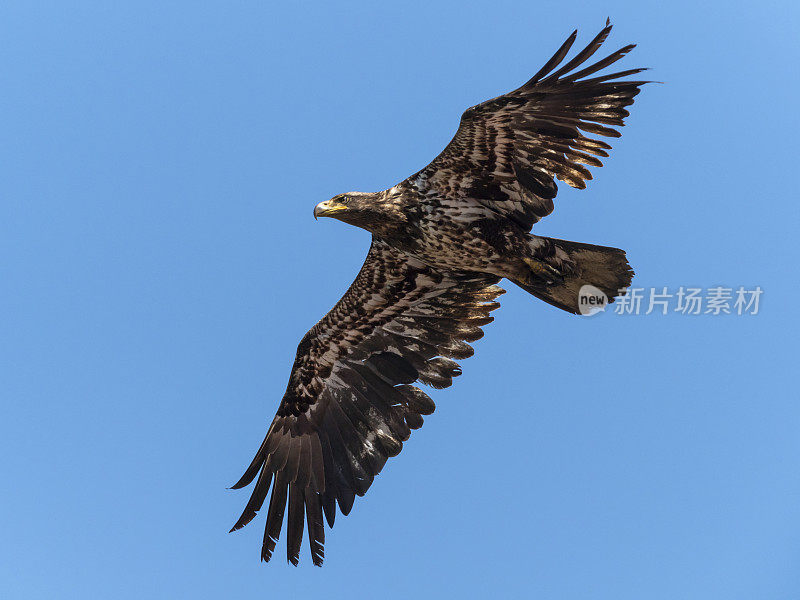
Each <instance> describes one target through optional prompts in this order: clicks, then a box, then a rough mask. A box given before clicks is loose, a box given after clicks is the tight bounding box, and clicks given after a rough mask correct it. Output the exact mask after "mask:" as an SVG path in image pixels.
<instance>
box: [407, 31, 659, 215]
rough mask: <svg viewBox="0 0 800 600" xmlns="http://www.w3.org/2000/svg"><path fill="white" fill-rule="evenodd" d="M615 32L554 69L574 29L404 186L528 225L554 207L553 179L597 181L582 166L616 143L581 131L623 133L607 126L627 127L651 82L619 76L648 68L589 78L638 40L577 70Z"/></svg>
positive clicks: (467, 118)
mask: <svg viewBox="0 0 800 600" xmlns="http://www.w3.org/2000/svg"><path fill="white" fill-rule="evenodd" d="M610 31H611V25H610V24H609V23H606V27H605V28H604V29H603V30H602V31H601V32H600V33H599V34H598V35H597V37H595V38H594V39H593V40H592V41H591V42H590V43H589V45H588V46H587V47H586V48H585V49H583V50H582V51H581V52H579V53H578V54H577V55H575V57H574V58H572V59H571V60H569V61H568V62H567V63H566V64H564V65H563V66H561V67H560V68H558V70H555V69H556V68H557V67H559V65H560V64H561V62H562V61H563V60H564V58H565V57H566V55H567V52H569V49H570V48H571V47H572V44H573V42H574V41H575V38H576V36H577V31H575V32H573V33H572V35H570V36H569V38H567V40H566V41H565V42H564V44H563V45H562V46H561V48H559V49H558V52H556V53H555V55H554V56H553V57H552V58H551V59H550V60H549V61H547V63H546V64H545V65H544V66H543V67H542V68H541V69H540V70H539V72H538V73H536V75H534V76H533V77H532V78H531V79H530V81H528V82H527V83H526V84H525V85H523V86H522V87H520V88H518V89H516V90H514V91H513V92H509V93H508V94H505V95H504V96H499V97H497V98H494V99H492V100H487V101H486V102H484V103H482V104H478V105H477V106H473V107H472V108H470V109H468V110H467V111H465V112H464V114H463V115H462V117H461V124H460V125H459V128H458V131H457V132H456V134H455V136H454V137H453V139H452V140H451V141H450V143H449V144H448V145H447V147H446V148H445V149H444V150H443V151H442V153H441V154H440V155H439V156H437V157H436V158H435V159H434V160H433V162H431V163H430V164H429V165H428V166H427V167H425V168H424V169H423V170H422V171H420V172H418V173H416V174H415V175H412V176H411V177H409V178H408V179H407V180H405V181H404V182H403V183H402V184H401V186H402V185H404V184H405V185H408V186H411V187H413V188H415V189H416V190H417V191H418V192H419V193H421V194H422V195H426V196H427V195H436V196H439V197H443V198H445V199H450V200H452V202H453V204H454V205H455V206H458V204H459V203H460V202H469V201H473V202H479V203H480V204H483V205H484V206H487V207H489V208H491V209H492V210H493V211H495V212H496V213H498V215H500V216H503V217H506V218H510V219H512V220H513V221H514V222H516V223H517V224H518V225H520V226H521V227H522V228H524V229H525V230H526V231H528V230H530V228H531V227H532V226H533V224H534V223H536V222H537V221H538V220H539V219H540V218H542V217H544V216H546V215H549V214H550V213H551V212H552V211H553V198H554V197H555V195H556V183H555V181H554V179H555V178H558V179H560V180H561V181H564V182H566V183H567V184H569V185H571V186H572V187H576V188H581V189H582V188H584V187H586V183H585V181H586V180H588V179H591V178H592V175H591V173H590V172H589V170H588V169H587V168H586V167H584V166H583V165H591V166H595V167H600V166H602V164H603V163H602V162H600V160H599V159H598V158H597V157H598V156H603V157H604V156H608V152H607V150H609V149H610V148H611V146H609V145H608V144H607V143H606V142H603V141H600V140H596V139H593V138H591V137H587V136H586V135H584V134H594V135H600V136H606V137H619V136H620V133H619V132H618V131H617V130H615V129H613V128H611V127H608V125H618V126H621V125H623V119H624V118H625V117H627V116H628V111H627V110H625V107H626V106H629V105H630V104H633V98H634V96H636V95H637V94H638V93H639V87H640V86H641V85H642V84H644V83H647V82H645V81H620V80H619V79H620V78H621V77H625V76H628V75H633V74H635V73H639V72H641V71H643V70H644V69H630V70H628V71H621V72H617V73H611V74H606V75H602V76H599V77H593V78H590V79H587V77H588V76H589V75H592V74H593V73H596V72H597V71H600V70H601V69H603V68H605V67H607V66H608V65H610V64H612V63H614V62H616V61H617V60H619V59H620V58H622V57H623V56H624V55H625V54H627V53H628V52H629V51H630V50H632V49H633V48H634V45H630V46H625V47H624V48H621V49H620V50H617V51H616V52H614V53H613V54H611V55H610V56H608V57H606V58H604V59H602V60H600V61H598V62H596V63H594V64H592V65H591V66H587V67H584V68H583V69H580V70H576V68H577V67H579V66H581V65H582V64H583V63H585V62H586V61H587V60H588V59H589V58H590V57H591V56H592V55H593V54H594V53H595V52H596V51H597V49H598V48H599V47H600V45H601V44H602V43H603V41H605V39H606V37H608V34H609V32H610Z"/></svg>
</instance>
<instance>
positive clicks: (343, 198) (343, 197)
mask: <svg viewBox="0 0 800 600" xmlns="http://www.w3.org/2000/svg"><path fill="white" fill-rule="evenodd" d="M349 201H350V198H348V197H347V196H342V197H341V198H339V204H347V203H348V202H349Z"/></svg>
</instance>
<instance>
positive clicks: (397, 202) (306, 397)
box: [234, 24, 645, 564]
mask: <svg viewBox="0 0 800 600" xmlns="http://www.w3.org/2000/svg"><path fill="white" fill-rule="evenodd" d="M610 29H611V26H610V25H608V24H607V25H606V27H605V28H604V29H603V30H602V31H601V32H600V34H598V35H597V36H596V37H595V38H594V40H592V42H590V44H589V45H588V46H587V47H586V49H584V50H582V51H581V52H579V53H578V54H577V55H576V56H575V57H574V58H572V59H571V60H569V61H568V62H567V63H565V64H564V65H563V66H560V65H561V63H562V61H563V60H564V58H565V57H566V54H567V52H568V51H569V49H570V47H571V45H572V43H573V42H574V40H575V36H576V33H573V34H572V35H571V36H570V37H569V38H568V39H567V41H566V42H565V43H564V44H563V45H562V47H561V48H560V49H559V50H558V52H556V54H555V55H554V56H553V58H551V59H550V61H548V62H547V64H545V66H544V67H542V69H541V70H540V71H539V72H538V73H537V74H536V75H534V76H533V78H532V79H531V80H530V81H528V82H527V83H526V84H524V85H523V86H522V87H520V88H518V89H517V90H514V91H513V92H510V93H508V94H505V95H503V96H499V97H497V98H495V99H493V100H489V101H487V102H484V103H482V104H479V105H477V106H475V107H473V108H470V109H469V110H467V111H466V112H465V113H464V115H463V116H462V118H461V124H460V126H459V129H458V131H457V132H456V135H455V137H454V138H453V140H452V141H451V142H450V144H448V146H447V147H446V148H445V149H444V151H442V153H441V154H440V155H439V156H438V157H436V159H434V160H433V162H431V164H429V165H428V166H427V167H425V168H424V169H423V170H421V171H419V172H418V173H416V174H414V175H412V176H411V177H409V178H408V179H406V180H404V181H402V182H401V183H399V184H397V185H395V186H393V187H391V188H389V189H388V190H385V191H382V192H375V193H358V192H353V193H349V194H342V195H340V196H336V197H334V198H332V199H331V200H328V201H326V202H323V203H321V204H319V205H317V207H316V208H315V209H314V215H315V216H332V217H335V218H337V219H339V220H341V221H344V222H346V223H350V224H352V225H355V226H358V227H361V228H363V229H366V230H367V231H369V232H371V233H372V245H371V247H370V250H369V253H368V255H367V258H366V260H365V262H364V265H363V266H362V268H361V271H360V272H359V274H358V276H357V277H356V279H355V281H354V282H353V284H352V285H351V286H350V288H349V289H348V290H347V292H346V293H345V295H344V296H343V297H342V299H341V300H340V301H339V302H338V303H337V304H336V306H334V307H333V309H331V311H330V312H329V313H328V314H327V315H325V317H323V319H322V320H321V321H320V322H319V323H317V324H316V325H315V326H314V327H313V328H312V329H311V330H310V331H309V332H308V333H307V334H306V335H305V336H304V337H303V339H302V341H301V342H300V345H299V346H298V349H297V355H296V357H295V361H294V365H293V367H292V373H291V376H290V378H289V384H288V386H287V389H286V393H285V394H284V397H283V400H282V402H281V404H280V406H279V408H278V412H277V414H276V416H275V418H274V420H273V422H272V424H271V425H270V428H269V431H268V432H267V436H266V438H265V440H264V442H263V443H262V445H261V447H260V448H259V450H258V452H257V453H256V456H255V458H254V459H253V462H252V463H251V465H250V466H249V467H248V469H247V471H246V472H245V474H244V475H243V476H242V478H241V479H240V481H239V482H238V483H237V484H236V485H235V486H234V487H235V488H239V487H242V486H244V485H247V484H248V483H250V482H251V481H252V480H253V479H255V478H256V476H257V477H258V479H257V482H256V485H255V488H254V490H253V494H252V496H251V498H250V501H249V502H248V504H247V506H246V507H245V510H244V512H243V514H242V516H241V517H240V519H239V521H238V522H237V523H236V525H234V529H238V528H240V527H243V526H244V525H246V524H247V523H248V522H249V521H250V520H252V518H253V517H254V516H255V514H256V512H257V511H258V510H259V509H260V508H261V506H262V505H263V503H264V501H265V499H266V495H267V493H268V491H269V490H270V488H271V489H272V495H271V498H270V502H269V509H268V513H267V526H266V530H265V534H264V544H263V548H262V558H263V559H264V560H269V559H270V558H271V556H272V552H273V550H274V548H275V543H276V541H277V538H278V536H279V534H280V531H281V528H282V523H283V518H284V513H285V512H286V508H287V507H288V514H287V515H286V521H287V535H288V541H287V556H288V559H289V560H290V561H291V562H293V563H295V564H297V561H298V556H299V550H300V545H301V539H302V534H303V528H304V522H306V523H307V529H308V536H309V543H310V545H311V553H312V558H313V561H314V563H315V564H321V563H322V557H323V547H322V544H323V542H324V535H325V532H324V525H323V514H324V516H325V518H326V519H327V521H328V524H329V526H333V522H334V518H335V515H336V506H337V505H338V506H339V510H340V511H341V512H342V513H343V514H348V513H349V512H350V509H351V508H352V505H353V501H354V498H355V496H356V495H359V496H360V495H363V494H364V493H366V491H367V489H368V488H369V486H370V485H371V484H372V481H373V479H374V477H375V476H376V475H377V474H378V473H379V472H380V471H381V469H382V468H383V465H384V463H385V462H386V460H387V459H388V458H389V457H390V456H395V455H396V454H397V453H399V452H400V450H401V449H402V444H403V442H404V441H406V440H407V439H408V438H409V436H410V433H411V430H413V429H417V428H419V427H421V426H422V421H423V419H422V415H428V414H430V413H432V412H433V410H434V404H433V401H432V400H431V399H430V398H429V397H428V396H427V394H425V393H424V392H422V391H421V390H420V389H419V388H418V387H416V386H413V385H411V384H412V383H415V382H421V383H424V384H427V385H430V386H432V387H436V388H442V387H447V386H449V385H450V384H451V383H452V379H453V377H455V376H457V375H459V374H460V373H461V369H460V367H459V366H458V364H457V363H456V362H455V361H454V360H453V359H462V358H467V357H469V356H471V355H472V353H473V350H472V347H471V346H470V345H469V342H472V341H475V340H477V339H478V338H480V337H481V336H482V335H483V331H482V330H481V327H482V326H483V325H485V324H487V323H489V322H490V321H491V320H492V317H490V316H489V313H490V312H491V311H492V310H494V309H496V308H497V307H498V306H499V304H498V303H497V302H495V301H494V300H495V298H496V297H497V296H499V295H500V294H502V293H503V290H502V289H501V288H499V287H497V285H496V284H497V283H498V282H499V281H500V280H501V279H503V278H506V279H509V280H510V281H512V282H514V283H515V284H517V285H519V286H520V287H522V288H523V289H525V290H526V291H528V292H530V293H531V294H533V295H534V296H536V297H538V298H541V299H542V300H544V301H546V302H548V303H550V304H552V305H554V306H556V307H558V308H561V309H563V310H566V311H569V312H573V313H576V312H578V308H579V307H578V290H580V288H581V287H582V286H584V285H589V284H591V285H592V286H594V287H596V288H599V289H600V290H602V291H603V292H604V293H606V295H607V296H609V297H610V298H613V297H614V296H616V295H619V294H620V293H624V291H623V290H624V288H626V287H627V286H628V285H629V283H630V281H631V277H632V276H633V271H632V270H631V269H630V266H629V265H628V263H627V260H626V258H625V253H624V252H623V251H622V250H619V249H616V248H607V247H603V246H594V245H591V244H582V243H577V242H568V241H564V240H556V239H551V238H545V237H539V236H535V235H531V234H530V233H529V232H530V230H531V227H532V226H533V224H534V223H536V222H537V221H538V220H539V219H540V218H542V217H544V216H546V215H548V214H550V212H552V210H553V198H554V197H555V195H556V184H555V179H560V180H562V181H564V182H566V183H567V184H569V185H571V186H572V187H577V188H583V187H585V181H586V180H588V179H591V174H590V173H589V171H588V170H587V169H586V167H585V166H583V165H590V166H601V165H602V163H601V162H600V160H599V159H598V158H597V157H598V156H600V157H605V156H608V153H607V150H609V149H610V146H609V145H608V144H607V143H605V142H603V141H600V140H596V139H594V138H592V137H589V136H587V135H586V134H595V135H602V136H608V137H619V133H618V132H617V131H616V130H614V129H612V128H610V127H608V125H618V126H619V125H622V124H623V118H624V117H626V116H627V115H628V113H627V111H626V110H625V107H626V106H628V105H630V104H632V103H633V97H634V96H635V95H636V94H638V93H639V87H640V86H641V85H642V84H643V83H645V82H643V81H624V80H622V81H621V80H620V78H621V77H624V76H627V75H631V74H634V73H638V72H639V71H641V70H642V69H632V70H629V71H623V72H620V73H612V74H609V75H602V76H596V77H593V78H588V76H589V75H592V74H593V73H595V72H597V71H599V70H601V69H602V68H604V67H606V66H608V65H610V64H612V63H614V62H615V61H617V60H618V59H620V58H621V57H622V56H624V55H625V54H626V53H627V52H628V51H629V50H630V49H632V48H633V46H626V47H625V48H622V49H621V50H618V51H617V52H614V53H612V54H611V55H610V56H608V57H606V58H605V59H603V60H601V61H599V62H597V63H595V64H593V65H590V66H588V67H584V68H583V69H582V70H579V71H576V70H575V69H576V68H577V67H579V66H581V65H583V63H585V61H586V60H587V59H588V58H589V57H591V56H592V54H594V52H595V51H596V50H597V49H598V48H599V47H600V45H601V44H602V43H603V41H604V40H605V38H606V37H607V36H608V34H609V32H610ZM559 67H560V68H559ZM557 68H558V69H557ZM556 69H557V70H556Z"/></svg>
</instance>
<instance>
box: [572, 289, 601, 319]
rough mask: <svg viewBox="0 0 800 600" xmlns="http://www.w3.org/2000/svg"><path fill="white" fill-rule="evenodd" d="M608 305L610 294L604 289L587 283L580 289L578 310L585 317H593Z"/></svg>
mask: <svg viewBox="0 0 800 600" xmlns="http://www.w3.org/2000/svg"><path fill="white" fill-rule="evenodd" d="M606 306H608V296H606V295H605V293H604V292H603V290H601V289H598V288H596V287H594V286H593V285H590V284H587V285H582V286H581V289H580V290H578V312H579V313H580V314H581V315H583V316H584V317H591V316H592V315H596V314H597V313H600V312H603V311H604V310H605V309H606Z"/></svg>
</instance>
